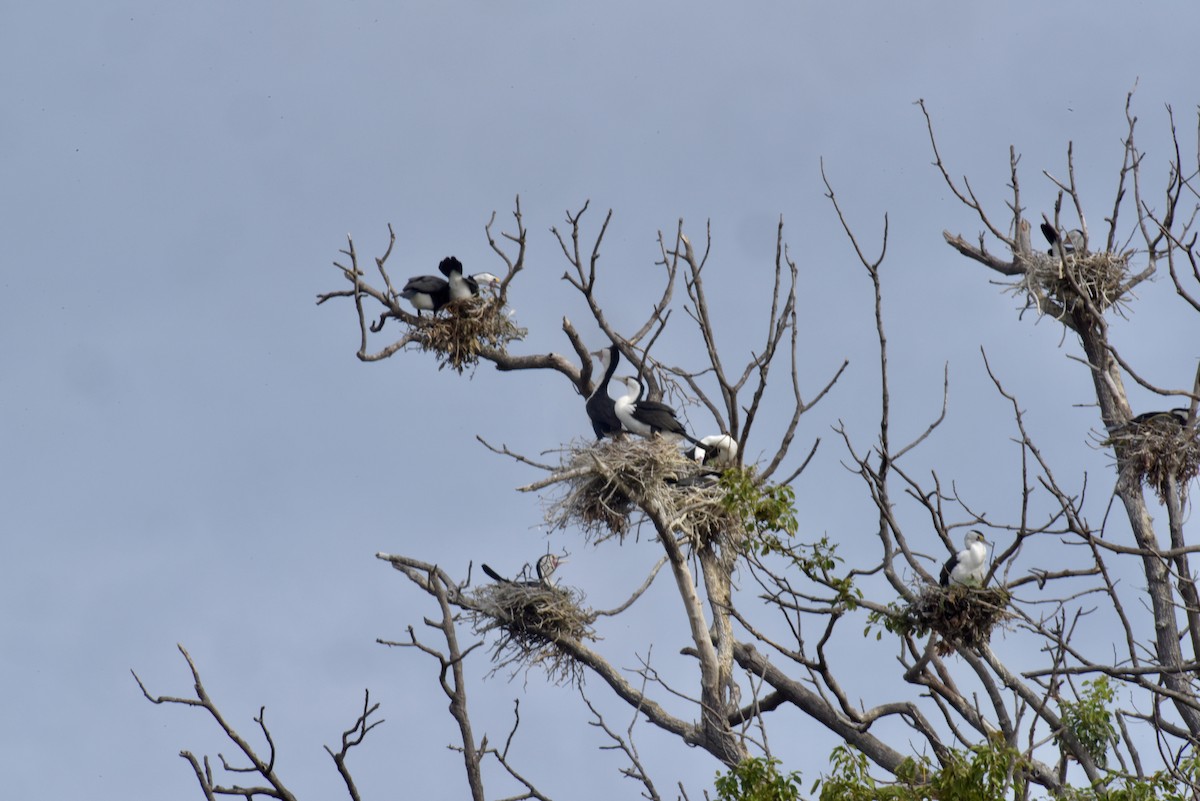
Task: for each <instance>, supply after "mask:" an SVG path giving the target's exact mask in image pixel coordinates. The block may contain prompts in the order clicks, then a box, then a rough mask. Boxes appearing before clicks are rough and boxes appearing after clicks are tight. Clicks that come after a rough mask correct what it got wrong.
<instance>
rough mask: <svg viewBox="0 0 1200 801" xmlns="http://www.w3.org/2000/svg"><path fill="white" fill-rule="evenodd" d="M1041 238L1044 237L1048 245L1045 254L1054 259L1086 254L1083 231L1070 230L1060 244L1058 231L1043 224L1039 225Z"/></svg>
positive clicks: (1046, 223)
mask: <svg viewBox="0 0 1200 801" xmlns="http://www.w3.org/2000/svg"><path fill="white" fill-rule="evenodd" d="M1041 228H1042V236H1044V237H1046V241H1047V242H1049V243H1050V249H1049V250H1047V251H1046V252H1047V253H1049V254H1050V255H1051V256H1053V257H1054V258H1056V259H1058V258H1062V257H1063V256H1064V255H1066V256H1075V255H1081V256H1082V255H1083V254H1085V253H1086V252H1087V246H1086V245H1085V244H1084V239H1083V231H1081V230H1079V229H1078V228H1072V229H1071V230H1070V231H1067V233H1066V234H1065V235H1064V237H1063V240H1062V241H1061V242H1060V240H1059V238H1058V231H1056V230H1054V226H1053V225H1051V224H1050V223H1048V222H1043V223H1042V225H1041Z"/></svg>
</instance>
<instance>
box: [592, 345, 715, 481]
mask: <svg viewBox="0 0 1200 801" xmlns="http://www.w3.org/2000/svg"><path fill="white" fill-rule="evenodd" d="M591 355H593V356H595V357H596V358H598V359H599V360H600V364H601V365H603V367H604V376H603V378H601V380H600V382H599V383H597V384H596V388H595V389H594V390H593V391H592V394H591V395H589V396H588V398H587V403H586V404H585V408H586V409H587V413H588V417H589V418H590V419H591V421H592V431H594V432H595V434H596V439H597V440H601V439H604V438H605V437H615V436H617V435H618V434H620V433H621V432H623V431H629V432H631V433H633V434H638V435H640V436H643V437H649V436H653V435H654V434H658V433H664V434H670V435H673V436H679V437H683V438H684V439H686V440H688V441H689V442H691V443H692V444H693V445H694V446H695V447H694V448H693V449H692V450H691V451H690V452H689V455H690V456H691V457H692V458H693V459H695V460H696V461H700V462H703V463H704V464H711V465H713V466H726V467H728V466H730V465H732V464H734V463H735V462H736V461H737V449H738V446H737V442H736V441H735V440H734V439H733V437H731V436H729V435H728V434H714V435H711V436H707V437H705V438H704V439H702V440H698V439H696V438H695V437H693V436H692V435H691V434H689V433H688V432H687V429H685V428H684V427H683V424H682V423H680V422H679V420H678V418H676V417H675V410H674V409H672V408H671V407H670V406H668V405H666V404H665V403H660V402H658V401H650V400H642V394H643V392H644V391H645V390H644V388H643V387H642V384H641V382H640V381H638V379H636V378H634V377H633V376H624V377H622V378H620V379H618V380H619V381H621V382H622V383H623V384H624V385H625V390H626V392H625V394H624V395H622V396H621V397H620V398H618V399H615V400H614V399H613V398H612V397H611V396H610V395H609V394H608V384H609V382H610V381H611V380H612V377H613V373H615V372H616V371H617V364H618V363H619V362H620V361H621V351H620V349H619V348H618V347H617V346H616V344H613V345H611V346H609V347H607V348H602V349H601V350H598V351H594V352H593V353H592V354H591Z"/></svg>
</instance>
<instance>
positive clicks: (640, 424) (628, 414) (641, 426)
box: [613, 375, 700, 445]
mask: <svg viewBox="0 0 1200 801" xmlns="http://www.w3.org/2000/svg"><path fill="white" fill-rule="evenodd" d="M620 380H621V383H623V384H624V385H625V390H626V391H625V394H624V395H622V396H621V397H620V398H618V399H617V401H616V403H615V404H614V405H613V410H614V411H615V412H616V413H617V418H618V419H620V421H621V425H623V426H625V429H626V430H627V431H631V432H633V433H634V434H638V435H639V436H643V437H649V436H652V435H654V434H669V435H672V436H677V437H683V438H684V439H686V440H687V441H689V442H691V443H693V444H695V445H699V444H700V440H698V439H696V438H695V437H693V436H692V435H691V434H689V433H688V432H687V430H686V429H685V428H684V427H683V423H681V422H679V420H678V419H677V418H676V417H675V410H674V409H672V408H671V407H670V406H668V405H667V404H665V403H659V402H658V401H648V400H642V392H643V388H642V383H641V382H640V381H638V380H637V379H636V378H634V377H633V376H631V375H627V376H622V377H621V379H620Z"/></svg>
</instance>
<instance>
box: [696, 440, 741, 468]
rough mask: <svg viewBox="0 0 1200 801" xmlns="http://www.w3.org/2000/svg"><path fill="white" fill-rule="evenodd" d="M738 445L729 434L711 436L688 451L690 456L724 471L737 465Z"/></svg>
mask: <svg viewBox="0 0 1200 801" xmlns="http://www.w3.org/2000/svg"><path fill="white" fill-rule="evenodd" d="M737 455H738V443H737V440H736V439H734V438H733V437H731V436H729V435H728V434H709V435H708V436H707V437H704V438H703V439H701V440H700V444H699V445H697V446H696V447H694V448H692V449H691V450H690V451H688V456H690V457H691V458H693V459H695V460H696V461H697V462H700V463H701V464H703V465H705V466H707V467H712V468H716V469H718V470H723V469H725V468H727V467H733V466H734V465H735V464H737Z"/></svg>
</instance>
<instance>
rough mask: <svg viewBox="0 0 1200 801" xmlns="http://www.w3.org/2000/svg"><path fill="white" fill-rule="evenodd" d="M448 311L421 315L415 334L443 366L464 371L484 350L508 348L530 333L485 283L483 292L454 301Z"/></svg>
mask: <svg viewBox="0 0 1200 801" xmlns="http://www.w3.org/2000/svg"><path fill="white" fill-rule="evenodd" d="M444 311H445V313H444V314H440V315H434V316H433V317H423V318H421V321H420V322H419V323H418V324H417V325H415V326H413V331H412V334H411V336H412V341H414V342H416V343H417V344H418V345H420V346H421V350H423V351H433V353H434V354H435V355H436V357H437V361H438V369H439V370H440V369H442V368H444V367H450V368H451V369H453V370H456V371H458V372H459V373H461V372H463V371H464V370H465V369H467V368H468V367H474V366H475V365H476V364H478V363H479V354H480V353H481V352H482V351H483V350H485V349H488V350H499V351H501V352H504V350H505V349H506V348H507V346H508V343H509V342H512V341H514V340H520V339H524V337H525V334H526V333H527V332H526V330H525V329H524V328H518V327H517V325H516V324H515V323H513V321H512V318H511V316H510V314H509V312H507V311H505V306H504V304H503V302H502V301H501V300H500V298H499V297H498V296H497V295H496V294H495V293H494V292H492V291H490V290H485V289H483V288H482V287H481V289H480V294H478V295H476V296H473V297H469V298H464V299H463V300H456V301H452V302H450V303H448V304H446V306H445V307H444Z"/></svg>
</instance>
